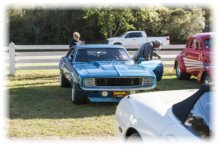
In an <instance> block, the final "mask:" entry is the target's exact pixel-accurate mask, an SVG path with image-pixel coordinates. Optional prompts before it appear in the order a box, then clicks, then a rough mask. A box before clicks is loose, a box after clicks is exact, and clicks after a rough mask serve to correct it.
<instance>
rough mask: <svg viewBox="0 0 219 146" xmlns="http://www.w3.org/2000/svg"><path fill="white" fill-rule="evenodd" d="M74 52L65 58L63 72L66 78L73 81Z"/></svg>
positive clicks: (71, 51)
mask: <svg viewBox="0 0 219 146" xmlns="http://www.w3.org/2000/svg"><path fill="white" fill-rule="evenodd" d="M73 54H74V50H73V49H71V50H70V51H69V52H68V54H67V55H66V56H65V57H64V58H63V66H62V71H63V74H64V75H65V77H66V78H67V79H68V80H69V81H71V78H72V76H71V70H72V61H73Z"/></svg>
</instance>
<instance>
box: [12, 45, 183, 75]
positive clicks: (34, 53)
mask: <svg viewBox="0 0 219 146" xmlns="http://www.w3.org/2000/svg"><path fill="white" fill-rule="evenodd" d="M184 46H185V45H166V46H163V48H162V50H161V51H160V52H159V54H160V56H161V58H162V61H163V63H164V67H172V66H173V63H174V59H175V57H176V55H177V54H178V53H179V52H180V51H181V50H182V49H183V48H184ZM67 50H68V45H15V44H14V43H13V42H11V43H10V44H9V49H8V53H9V74H11V75H15V74H16V70H42V69H45V70H47V69H58V63H59V60H60V58H61V57H62V56H64V55H65V54H66V52H67ZM127 50H128V52H129V54H130V55H131V56H132V55H133V53H134V52H135V51H136V50H137V49H127Z"/></svg>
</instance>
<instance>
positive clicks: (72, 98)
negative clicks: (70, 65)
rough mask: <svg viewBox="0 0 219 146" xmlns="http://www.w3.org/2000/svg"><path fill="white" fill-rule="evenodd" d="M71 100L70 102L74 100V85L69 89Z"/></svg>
mask: <svg viewBox="0 0 219 146" xmlns="http://www.w3.org/2000/svg"><path fill="white" fill-rule="evenodd" d="M71 100H72V101H74V100H75V86H74V84H72V88H71Z"/></svg>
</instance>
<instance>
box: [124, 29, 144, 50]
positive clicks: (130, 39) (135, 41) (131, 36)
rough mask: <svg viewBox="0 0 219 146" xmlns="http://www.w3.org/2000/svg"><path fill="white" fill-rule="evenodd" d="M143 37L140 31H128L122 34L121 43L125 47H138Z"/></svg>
mask: <svg viewBox="0 0 219 146" xmlns="http://www.w3.org/2000/svg"><path fill="white" fill-rule="evenodd" d="M144 39H145V38H144V37H143V35H142V33H141V32H130V33H128V34H126V36H124V39H123V44H124V47H126V48H139V46H140V45H141V44H142V42H144ZM145 41H146V40H145Z"/></svg>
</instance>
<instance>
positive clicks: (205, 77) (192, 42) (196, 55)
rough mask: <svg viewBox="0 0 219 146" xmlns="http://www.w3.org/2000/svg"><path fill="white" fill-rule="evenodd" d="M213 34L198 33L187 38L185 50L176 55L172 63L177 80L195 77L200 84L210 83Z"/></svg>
mask: <svg viewBox="0 0 219 146" xmlns="http://www.w3.org/2000/svg"><path fill="white" fill-rule="evenodd" d="M213 39H214V34H213V33H198V34H195V35H193V36H191V37H189V38H188V41H187V43H186V46H185V48H184V49H183V50H182V51H181V52H180V54H179V55H177V57H176V59H175V63H174V69H175V71H176V72H175V73H176V76H177V78H178V79H180V80H188V79H190V77H191V76H195V77H197V80H198V81H199V82H201V83H209V82H212V73H211V69H212V68H213V67H212V61H211V57H212V54H211V50H212V41H213Z"/></svg>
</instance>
